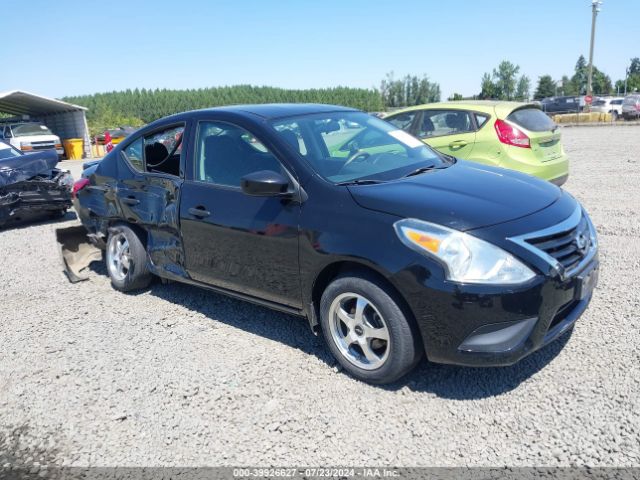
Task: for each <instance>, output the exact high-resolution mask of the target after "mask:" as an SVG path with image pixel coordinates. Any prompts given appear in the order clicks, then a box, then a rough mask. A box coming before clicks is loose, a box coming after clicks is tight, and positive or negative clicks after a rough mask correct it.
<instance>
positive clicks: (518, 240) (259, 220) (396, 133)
mask: <svg viewBox="0 0 640 480" xmlns="http://www.w3.org/2000/svg"><path fill="white" fill-rule="evenodd" d="M345 125H349V126H350V128H346V127H345ZM355 127H357V128H355ZM356 135H357V141H354V138H355V137H356ZM84 177H85V178H83V179H82V180H80V181H79V182H78V183H77V184H76V187H75V190H76V191H77V198H76V199H75V205H76V209H77V211H78V213H79V216H80V218H81V220H82V223H83V225H84V226H85V227H86V229H87V230H88V233H89V238H90V239H91V241H92V242H93V243H94V244H95V245H97V246H99V247H101V248H104V249H106V254H105V259H106V264H107V270H108V272H109V276H110V277H111V282H112V284H113V286H114V288H116V289H119V290H122V291H130V290H134V289H141V288H145V287H146V286H147V285H148V284H149V282H150V281H151V279H152V276H153V275H156V276H159V277H162V278H165V279H169V280H176V281H181V282H186V283H189V284H192V285H196V286H200V287H204V288H208V289H211V290H214V291H217V292H223V293H226V294H228V295H232V296H235V297H238V298H242V299H245V300H248V301H252V302H256V303H259V304H262V305H266V306H268V307H271V308H274V309H277V310H281V311H285V312H289V313H292V314H297V315H301V316H304V317H306V318H307V319H308V321H309V323H310V325H311V328H312V330H313V331H314V332H320V331H321V332H322V334H323V335H324V337H325V339H326V342H327V344H328V346H329V348H330V350H331V352H332V353H333V354H334V355H335V357H336V358H337V359H338V361H339V362H340V363H341V364H342V365H343V366H344V368H345V369H346V370H347V371H348V372H349V373H351V374H352V375H353V376H355V377H357V378H360V379H363V380H365V381H368V382H373V383H387V382H392V381H394V380H396V379H398V378H400V377H401V376H402V375H403V374H405V373H406V372H408V371H409V370H410V369H411V368H412V367H413V366H414V365H415V364H416V363H417V362H418V361H419V360H420V358H421V357H422V355H423V353H426V356H427V357H428V358H429V360H432V361H434V362H443V363H454V364H460V365H475V366H479V365H483V366H498V365H509V364H512V363H514V362H516V361H518V360H519V359H521V358H522V357H524V356H525V355H528V354H529V353H531V352H533V351H535V350H537V349H539V348H540V347H542V346H543V345H545V344H547V343H549V342H551V341H552V340H554V339H556V338H557V337H559V336H560V335H561V334H563V333H564V332H566V331H567V330H569V329H570V328H572V326H573V325H574V323H575V321H576V320H577V319H578V317H579V316H580V315H581V314H582V313H583V312H584V310H585V309H586V308H587V305H588V303H589V301H590V300H591V296H592V292H593V289H594V286H595V284H596V281H597V272H598V253H597V240H596V231H595V229H594V227H593V225H592V223H591V221H590V219H589V217H588V215H587V213H586V212H585V211H584V209H583V208H582V207H581V205H580V204H579V203H578V202H577V201H576V200H575V199H574V198H573V197H571V196H570V195H569V194H568V193H566V192H564V191H563V190H561V189H560V188H558V187H556V186H554V185H552V184H550V183H547V182H544V181H541V180H537V179H535V178H533V177H530V176H527V175H524V174H520V173H517V172H513V171H507V170H502V169H498V168H491V167H483V166H479V165H477V164H475V163H467V162H465V161H460V160H456V159H455V158H452V157H448V156H445V155H442V154H439V153H436V152H434V151H433V150H431V149H430V148H429V147H427V146H426V145H425V144H424V143H423V142H421V141H420V140H418V139H416V138H414V137H412V136H410V135H409V134H407V133H405V132H403V131H400V130H397V129H396V128H395V127H394V126H393V125H391V124H389V123H386V122H384V121H383V120H380V119H378V118H375V117H373V116H371V115H367V114H365V113H362V112H359V111H357V110H353V109H348V108H343V107H335V106H327V105H252V106H235V107H224V108H215V109H209V110H200V111H195V112H187V113H183V114H178V115H174V116H171V117H168V118H164V119H161V120H158V121H156V122H154V123H152V124H150V125H148V126H146V127H145V128H143V129H141V130H140V131H139V132H137V133H136V134H135V135H132V136H130V137H129V138H127V140H126V141H124V142H123V143H121V144H119V145H118V146H117V147H116V148H115V149H114V150H113V151H112V152H111V153H110V154H109V155H107V156H106V157H105V158H104V159H103V160H102V161H101V162H100V163H98V164H96V165H91V166H89V167H88V169H87V170H86V171H85V173H84Z"/></svg>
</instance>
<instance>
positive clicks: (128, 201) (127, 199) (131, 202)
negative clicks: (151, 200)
mask: <svg viewBox="0 0 640 480" xmlns="http://www.w3.org/2000/svg"><path fill="white" fill-rule="evenodd" d="M122 203H126V204H127V205H138V204H139V203H140V200H138V199H137V198H133V197H125V198H123V199H122Z"/></svg>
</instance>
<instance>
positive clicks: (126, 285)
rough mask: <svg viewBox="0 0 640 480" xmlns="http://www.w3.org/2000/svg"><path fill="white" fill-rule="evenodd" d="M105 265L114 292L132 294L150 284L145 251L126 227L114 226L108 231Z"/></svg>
mask: <svg viewBox="0 0 640 480" xmlns="http://www.w3.org/2000/svg"><path fill="white" fill-rule="evenodd" d="M105 263H106V265H107V272H108V273H109V278H111V285H113V288H115V289H116V290H119V291H121V292H132V291H134V290H141V289H144V288H146V287H148V286H149V284H150V283H151V279H152V275H151V273H150V272H149V267H148V264H147V250H146V248H145V246H144V244H143V243H142V241H141V240H140V237H139V236H138V234H137V233H136V232H134V231H133V230H132V229H131V228H130V227H128V226H126V225H115V226H114V227H112V228H110V229H109V238H108V239H107V249H106V251H105Z"/></svg>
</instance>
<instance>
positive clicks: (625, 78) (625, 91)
mask: <svg viewBox="0 0 640 480" xmlns="http://www.w3.org/2000/svg"><path fill="white" fill-rule="evenodd" d="M624 73H625V75H624V96H625V97H626V96H627V80H628V79H629V67H627V69H626V70H625V72H624Z"/></svg>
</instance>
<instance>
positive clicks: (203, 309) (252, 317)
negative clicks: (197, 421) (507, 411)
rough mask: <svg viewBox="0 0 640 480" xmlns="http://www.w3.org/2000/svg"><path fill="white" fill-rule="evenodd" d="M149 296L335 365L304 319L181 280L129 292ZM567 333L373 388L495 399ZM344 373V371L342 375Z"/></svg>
mask: <svg viewBox="0 0 640 480" xmlns="http://www.w3.org/2000/svg"><path fill="white" fill-rule="evenodd" d="M90 268H91V270H93V271H94V272H95V273H96V274H99V275H105V276H106V275H107V271H106V267H105V266H104V263H103V262H92V264H91V266H90ZM147 292H150V293H151V294H152V295H154V296H156V297H158V298H160V299H162V300H165V301H167V302H171V303H173V304H176V305H181V306H183V307H185V308H188V309H189V310H192V311H194V312H197V313H200V314H202V315H204V316H205V317H207V318H208V319H211V320H215V321H217V322H221V323H224V324H225V325H229V326H231V327H234V328H237V329H239V330H242V331H245V332H247V333H251V334H253V335H259V336H261V337H264V338H268V339H269V340H273V341H275V342H279V343H282V344H284V345H287V346H289V347H291V348H295V349H298V350H300V351H302V352H304V353H306V354H309V355H315V356H316V357H317V358H318V359H319V360H321V361H322V362H323V363H325V364H326V365H327V366H328V367H332V368H333V367H339V364H338V363H337V362H336V360H335V359H334V358H333V356H332V355H331V354H330V353H329V350H328V349H327V348H326V346H325V344H324V339H323V338H322V334H320V335H319V336H315V335H313V334H312V333H311V331H310V329H309V325H308V323H307V321H306V319H304V318H301V317H296V316H293V315H288V314H285V313H280V312H276V311H274V310H271V309H268V308H266V307H261V306H258V305H254V304H252V303H249V302H245V301H242V300H236V299H234V298H231V297H228V296H226V295H223V294H219V293H216V292H212V291H210V290H206V289H203V288H198V287H194V286H191V285H187V284H182V283H179V282H170V283H161V282H160V281H159V280H157V281H154V282H153V283H152V285H151V286H150V287H149V289H147V290H144V291H141V292H133V293H131V294H130V295H140V294H145V293H147ZM570 337H571V330H570V331H569V332H567V333H565V334H564V335H563V336H561V337H560V338H558V339H557V340H556V341H554V342H552V343H550V344H549V345H547V346H546V347H544V348H542V349H540V350H538V351H537V352H534V353H533V354H531V355H529V356H528V357H526V358H524V359H522V360H521V361H520V362H518V363H516V364H515V365H512V366H509V367H487V368H471V367H458V366H453V365H440V364H434V363H431V362H429V361H427V360H426V359H423V360H422V361H421V362H420V363H419V364H418V365H417V367H416V368H415V369H414V370H413V371H412V372H410V373H409V374H408V375H407V376H405V377H403V378H402V379H400V380H399V381H397V382H394V383H392V384H389V385H384V386H377V387H375V386H374V387H375V388H381V389H384V390H387V391H400V390H402V389H404V388H408V389H409V390H411V391H414V392H422V393H430V394H433V395H436V396H438V397H441V398H446V399H452V400H473V399H482V398H488V397H494V396H497V395H501V394H504V393H507V392H509V391H511V390H514V389H515V388H517V387H518V386H519V385H520V384H521V383H522V382H524V381H526V380H527V379H529V378H531V377H532V376H533V375H535V374H536V373H537V372H539V371H540V370H542V369H543V368H544V367H545V366H547V365H548V364H549V363H550V362H551V361H552V360H553V359H554V358H555V357H556V356H557V355H558V354H559V353H560V352H561V351H562V349H563V348H564V346H565V345H566V344H567V342H568V341H569V339H570ZM343 374H345V375H346V372H343Z"/></svg>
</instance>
